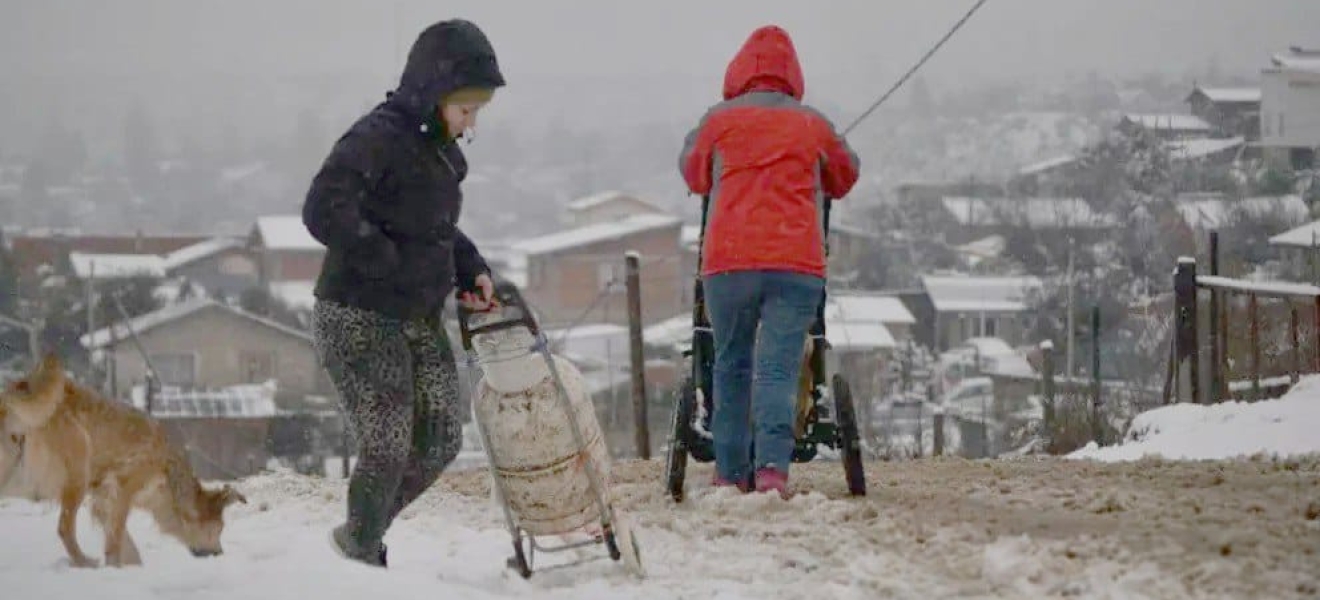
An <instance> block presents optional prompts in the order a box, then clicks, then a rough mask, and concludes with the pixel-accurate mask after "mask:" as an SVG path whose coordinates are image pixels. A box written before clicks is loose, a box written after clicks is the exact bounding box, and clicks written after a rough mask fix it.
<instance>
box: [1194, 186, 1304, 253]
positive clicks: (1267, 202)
mask: <svg viewBox="0 0 1320 600" xmlns="http://www.w3.org/2000/svg"><path fill="white" fill-rule="evenodd" d="M1174 206H1175V207H1177V209H1178V214H1180V215H1181V216H1182V218H1183V221H1184V222H1186V223H1187V225H1188V226H1190V227H1192V228H1193V229H1197V230H1201V231H1206V230H1210V229H1218V228H1222V227H1226V226H1228V225H1230V224H1232V222H1233V221H1234V220H1235V219H1238V218H1242V217H1246V218H1255V219H1259V218H1263V217H1272V218H1277V219H1282V220H1284V221H1286V222H1288V223H1292V224H1297V223H1303V222H1305V221H1306V220H1307V218H1308V217H1310V215H1311V210H1310V209H1309V208H1308V207H1307V206H1306V201H1305V200H1303V199H1302V197H1301V196H1298V195H1296V194H1287V195H1283V196H1255V197H1251V198H1243V199H1241V200H1229V199H1227V198H1225V197H1223V196H1222V195H1219V194H1183V195H1180V196H1178V197H1177V198H1176V199H1174ZM1276 237H1278V236H1276ZM1271 243H1273V238H1271ZM1308 245H1309V243H1308Z"/></svg>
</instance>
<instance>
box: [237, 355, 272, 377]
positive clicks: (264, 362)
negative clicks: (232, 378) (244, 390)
mask: <svg viewBox="0 0 1320 600" xmlns="http://www.w3.org/2000/svg"><path fill="white" fill-rule="evenodd" d="M238 372H239V375H240V376H242V377H243V381H244V382H246V383H262V382H265V381H268V380H271V379H274V378H275V376H276V375H277V373H276V372H275V353H274V352H270V351H265V350H239V351H238Z"/></svg>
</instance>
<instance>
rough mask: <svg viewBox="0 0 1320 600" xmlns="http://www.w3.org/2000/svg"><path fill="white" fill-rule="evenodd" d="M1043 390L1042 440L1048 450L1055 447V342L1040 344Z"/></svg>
mask: <svg viewBox="0 0 1320 600" xmlns="http://www.w3.org/2000/svg"><path fill="white" fill-rule="evenodd" d="M1040 371H1041V390H1040V394H1041V396H1042V397H1043V400H1044V404H1045V406H1043V407H1042V408H1043V409H1044V410H1043V415H1042V417H1043V420H1044V423H1043V424H1042V426H1041V439H1043V440H1044V441H1045V447H1046V448H1047V449H1048V448H1050V447H1052V446H1053V443H1052V442H1051V440H1052V439H1053V437H1054V436H1053V433H1054V342H1052V341H1050V340H1045V341H1043V342H1041V343H1040Z"/></svg>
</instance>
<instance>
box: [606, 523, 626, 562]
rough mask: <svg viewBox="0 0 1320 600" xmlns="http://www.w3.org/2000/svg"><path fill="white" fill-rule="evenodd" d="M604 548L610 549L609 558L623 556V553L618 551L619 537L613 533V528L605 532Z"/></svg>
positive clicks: (616, 558) (613, 558) (615, 558)
mask: <svg viewBox="0 0 1320 600" xmlns="http://www.w3.org/2000/svg"><path fill="white" fill-rule="evenodd" d="M605 549H606V550H609V551H610V560H616V561H617V560H619V559H620V558H623V553H622V552H619V538H618V537H616V536H615V535H614V530H613V529H610V530H609V531H606V532H605Z"/></svg>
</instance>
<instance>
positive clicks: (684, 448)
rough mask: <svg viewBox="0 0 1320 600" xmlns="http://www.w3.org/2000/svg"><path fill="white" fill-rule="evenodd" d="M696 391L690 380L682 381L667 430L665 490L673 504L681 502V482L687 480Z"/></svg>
mask: <svg viewBox="0 0 1320 600" xmlns="http://www.w3.org/2000/svg"><path fill="white" fill-rule="evenodd" d="M695 396H696V391H695V390H694V389H693V388H692V380H691V379H684V380H683V382H682V384H681V385H680V387H679V391H678V400H677V401H676V402H674V419H673V421H672V422H671V423H670V428H669V451H668V452H665V488H666V489H667V490H668V491H669V496H670V497H671V498H673V499H674V502H682V501H683V482H684V481H685V480H686V479H687V459H688V439H690V438H691V437H692V434H691V432H690V431H689V430H690V428H691V426H692V411H693V407H694V405H695V402H694V400H695Z"/></svg>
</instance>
